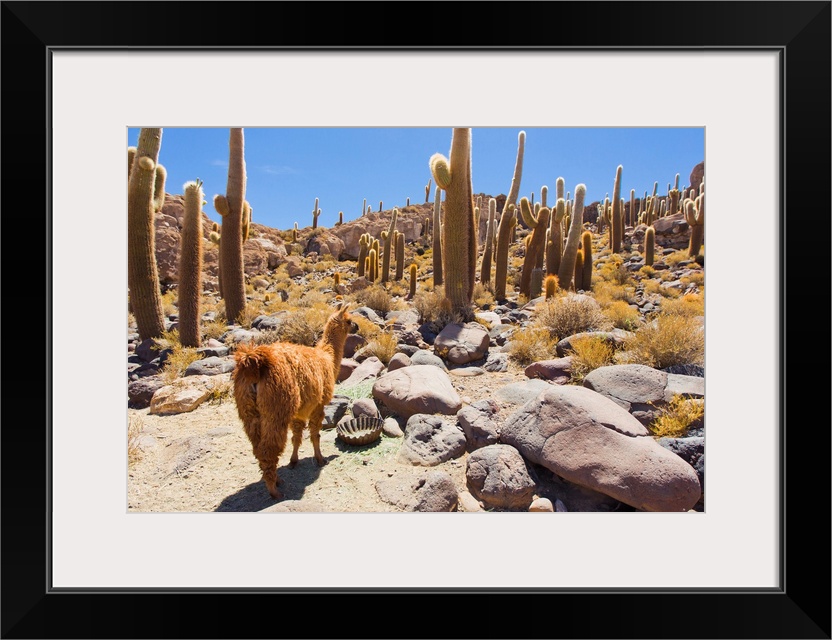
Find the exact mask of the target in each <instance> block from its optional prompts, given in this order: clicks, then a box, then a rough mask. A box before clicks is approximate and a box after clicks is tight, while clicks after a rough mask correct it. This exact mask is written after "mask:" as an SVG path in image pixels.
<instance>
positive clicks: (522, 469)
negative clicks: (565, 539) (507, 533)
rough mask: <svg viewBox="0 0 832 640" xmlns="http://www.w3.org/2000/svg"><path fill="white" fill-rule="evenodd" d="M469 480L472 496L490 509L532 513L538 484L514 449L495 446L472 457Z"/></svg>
mask: <svg viewBox="0 0 832 640" xmlns="http://www.w3.org/2000/svg"><path fill="white" fill-rule="evenodd" d="M465 478H466V481H467V483H468V490H469V491H470V492H471V494H472V495H473V496H474V497H475V498H478V499H479V500H482V501H483V502H484V503H485V504H486V505H488V506H492V507H497V508H499V509H508V510H515V511H516V510H522V511H526V510H528V508H529V506H530V505H531V503H532V501H533V500H534V492H535V488H536V483H535V481H534V480H533V479H532V477H531V475H530V474H529V471H528V469H527V467H526V461H525V460H523V457H522V456H521V455H520V452H519V451H517V449H515V448H514V447H512V446H510V445H507V444H492V445H489V446H487V447H483V448H481V449H477V450H476V451H474V452H473V453H472V454H471V455H470V456H468V462H467V467H466V470H465Z"/></svg>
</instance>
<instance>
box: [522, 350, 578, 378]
mask: <svg viewBox="0 0 832 640" xmlns="http://www.w3.org/2000/svg"><path fill="white" fill-rule="evenodd" d="M524 373H525V374H526V377H527V378H539V379H541V380H552V381H558V382H561V381H562V383H563V384H565V383H566V382H568V381H569V380H570V379H571V377H572V356H565V357H563V358H554V359H552V360H538V361H537V362H532V363H531V364H530V365H529V366H527V367H526V369H525V371H524Z"/></svg>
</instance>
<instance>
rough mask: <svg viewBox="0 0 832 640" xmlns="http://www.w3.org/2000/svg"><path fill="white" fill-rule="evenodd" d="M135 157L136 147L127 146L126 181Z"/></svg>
mask: <svg viewBox="0 0 832 640" xmlns="http://www.w3.org/2000/svg"><path fill="white" fill-rule="evenodd" d="M135 159H136V147H127V181H128V182H130V171H132V169H133V161H134V160H135Z"/></svg>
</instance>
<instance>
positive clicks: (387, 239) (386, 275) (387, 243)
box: [381, 207, 399, 282]
mask: <svg viewBox="0 0 832 640" xmlns="http://www.w3.org/2000/svg"><path fill="white" fill-rule="evenodd" d="M398 217H399V210H398V209H396V208H395V207H394V208H393V217H392V218H390V228H389V229H388V230H387V235H386V236H382V237H383V238H384V255H383V256H382V263H381V281H382V282H387V281H388V280H389V279H390V257H391V255H392V253H393V240H394V238H393V234H394V233H395V231H396V220H397V219H398Z"/></svg>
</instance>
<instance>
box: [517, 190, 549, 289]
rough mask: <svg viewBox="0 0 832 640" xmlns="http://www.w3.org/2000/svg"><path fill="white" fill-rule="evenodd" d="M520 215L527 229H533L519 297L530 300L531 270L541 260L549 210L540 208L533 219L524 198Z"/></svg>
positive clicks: (524, 262)
mask: <svg viewBox="0 0 832 640" xmlns="http://www.w3.org/2000/svg"><path fill="white" fill-rule="evenodd" d="M520 214H521V215H522V216H523V219H524V220H525V221H526V224H527V225H528V226H529V228H530V229H533V231H532V235H531V236H530V240H529V245H528V251H527V252H526V258H525V260H523V271H522V273H521V274H520V295H525V296H527V297H528V298H529V299H531V298H532V297H534V296H532V295H531V277H532V270H534V269H537V268H538V257H540V258H541V260H542V258H543V252H544V251H545V247H546V245H545V243H546V232H547V231H548V228H549V209H548V208H546V209H543V208H541V209H540V213H539V215H538V217H537V218H535V217H534V214H533V213H532V211H531V207H530V205H529V201H528V200H527V199H526V198H521V199H520ZM541 281H542V278H541Z"/></svg>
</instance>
